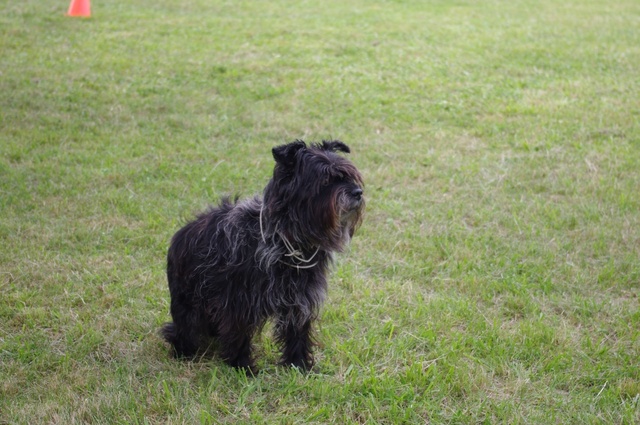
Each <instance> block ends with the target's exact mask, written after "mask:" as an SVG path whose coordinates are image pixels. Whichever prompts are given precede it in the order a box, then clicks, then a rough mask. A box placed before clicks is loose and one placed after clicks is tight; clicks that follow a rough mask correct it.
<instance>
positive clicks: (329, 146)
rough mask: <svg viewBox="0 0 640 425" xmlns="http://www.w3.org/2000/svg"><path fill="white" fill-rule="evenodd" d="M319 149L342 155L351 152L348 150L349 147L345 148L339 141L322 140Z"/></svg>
mask: <svg viewBox="0 0 640 425" xmlns="http://www.w3.org/2000/svg"><path fill="white" fill-rule="evenodd" d="M320 148H321V149H322V150H325V151H331V152H337V151H340V152H344V153H349V152H351V149H349V146H347V145H346V144H344V143H343V142H341V141H340V140H323V141H322V145H320Z"/></svg>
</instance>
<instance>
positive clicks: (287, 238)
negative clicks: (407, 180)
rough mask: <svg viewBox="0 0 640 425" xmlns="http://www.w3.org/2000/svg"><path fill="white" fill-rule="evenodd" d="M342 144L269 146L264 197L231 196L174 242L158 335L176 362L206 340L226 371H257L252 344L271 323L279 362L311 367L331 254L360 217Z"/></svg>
mask: <svg viewBox="0 0 640 425" xmlns="http://www.w3.org/2000/svg"><path fill="white" fill-rule="evenodd" d="M338 151H340V152H345V153H348V152H349V147H348V146H347V145H345V144H344V143H342V142H340V141H323V142H322V143H321V144H312V145H310V146H308V147H307V145H306V144H305V143H304V142H303V141H295V142H293V143H290V144H287V145H282V146H278V147H275V148H273V150H272V152H273V157H274V158H275V161H276V165H275V168H274V171H273V178H272V179H271V180H270V181H269V183H268V184H267V186H266V188H265V189H264V194H263V197H262V198H260V197H258V196H256V197H255V198H253V199H248V200H245V201H240V202H238V201H237V200H236V201H235V202H231V201H230V200H229V199H228V198H225V199H223V200H222V203H221V204H220V205H219V206H218V207H216V208H211V209H210V210H209V211H208V212H205V213H204V214H202V215H200V216H198V217H197V218H196V220H194V221H192V222H191V223H189V224H187V225H186V226H185V227H183V228H182V229H180V230H179V231H178V232H177V233H176V234H175V235H174V237H173V239H172V241H171V246H170V248H169V253H168V264H167V276H168V279H169V290H170V293H171V316H172V317H173V323H167V324H166V325H165V326H164V327H163V329H162V334H163V336H164V338H165V339H166V340H167V341H168V342H169V343H171V344H172V345H173V348H174V351H175V354H176V356H178V357H192V356H194V355H195V354H196V353H197V352H198V351H199V349H201V348H203V347H206V346H207V345H208V341H209V340H210V339H211V338H213V340H214V341H215V342H216V343H217V347H218V349H219V351H220V354H221V356H222V358H223V359H224V360H225V362H226V363H228V364H229V365H231V366H234V367H237V368H243V369H246V370H248V371H250V372H251V373H254V372H255V371H256V369H255V365H254V359H253V356H252V345H251V340H252V337H253V336H254V335H255V334H256V333H258V332H260V330H261V329H262V327H263V325H264V324H265V322H266V321H267V319H269V318H273V319H274V322H275V327H274V330H275V337H276V341H277V342H278V343H279V345H280V346H281V348H282V360H281V363H282V364H287V365H292V366H296V367H298V368H301V369H304V370H308V369H310V368H311V367H312V365H313V354H312V347H313V345H314V341H313V322H314V320H315V319H316V318H317V315H318V309H319V307H320V305H321V303H322V301H323V299H324V297H325V293H326V290H327V281H326V272H327V269H328V266H329V265H330V263H331V260H332V253H333V252H336V251H342V249H343V248H344V247H345V245H346V244H347V243H348V242H349V241H350V239H351V237H352V236H353V233H354V231H355V229H356V228H357V227H358V226H359V224H360V222H361V220H362V213H363V210H364V199H363V198H362V189H363V182H362V177H361V176H360V173H359V172H358V170H357V169H356V167H355V166H354V165H353V164H352V163H351V162H350V161H348V160H347V159H345V158H344V157H342V156H341V155H338V154H337V152H338Z"/></svg>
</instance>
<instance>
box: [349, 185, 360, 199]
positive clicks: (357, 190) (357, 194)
mask: <svg viewBox="0 0 640 425" xmlns="http://www.w3.org/2000/svg"><path fill="white" fill-rule="evenodd" d="M351 196H353V197H354V198H356V199H360V198H362V189H360V188H359V187H358V188H355V189H353V190H352V191H351Z"/></svg>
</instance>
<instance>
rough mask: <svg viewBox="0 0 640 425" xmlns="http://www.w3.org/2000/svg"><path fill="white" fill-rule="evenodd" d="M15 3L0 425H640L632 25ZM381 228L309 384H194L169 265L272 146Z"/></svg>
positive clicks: (529, 8) (337, 298)
mask: <svg viewBox="0 0 640 425" xmlns="http://www.w3.org/2000/svg"><path fill="white" fill-rule="evenodd" d="M67 7H68V2H66V1H56V2H54V1H50V0H38V1H36V0H25V1H15V0H14V1H8V0H0V294H1V295H0V423H3V424H4V423H6V424H14V423H15V424H18V423H24V424H36V423H60V424H79V423H122V424H130V423H140V424H145V423H171V424H182V423H185V424H186V423H189V424H192V423H201V424H217V423H228V424H231V423H247V424H248V423H252V424H254V423H282V424H294V423H298V424H306V423H327V424H334V423H345V424H351V423H353V424H358V423H361V424H364V423H366V424H392V423H393V424H395V423H407V424H414V423H415V424H422V423H430V424H440V423H455V424H480V423H482V424H494V423H504V424H605V423H606V424H634V423H640V299H639V295H640V189H639V188H640V124H639V123H640V100H639V99H640V78H639V75H640V2H638V1H637V0H619V1H615V2H612V1H605V0H567V1H560V0H542V1H535V0H517V1H503V0H486V1H467V0H459V1H450V0H424V1H419V0H406V1H401V0H397V1H392V0H370V1H365V0H353V1H335V0H325V1H322V2H318V1H316V2H309V1H291V0H277V1H276V0H274V1H269V2H266V1H265V2H260V1H242V0H241V1H222V0H209V1H204V0H192V1H189V2H182V1H168V0H155V1H151V0H138V1H127V2H124V1H115V0H104V1H98V0H95V1H94V2H92V12H93V16H92V17H91V18H90V19H78V18H69V17H66V16H64V15H65V12H66V10H67ZM296 138H303V139H305V140H307V141H319V140H321V139H323V138H339V139H341V140H344V141H345V142H346V143H347V144H349V145H350V146H351V148H352V152H353V153H352V155H351V159H352V160H353V162H354V163H356V164H357V165H358V167H359V168H360V170H361V171H362V173H363V175H364V177H365V181H366V192H365V193H366V197H367V213H366V218H365V222H364V225H363V227H362V228H361V230H360V232H359V234H357V235H356V238H355V239H354V240H353V243H352V245H351V248H350V250H349V252H348V253H346V254H345V255H342V256H340V257H339V258H338V261H337V264H336V267H335V270H334V271H333V273H332V275H331V278H330V292H329V298H328V301H327V303H326V305H325V307H324V309H323V313H322V316H321V323H320V329H319V339H320V341H321V342H322V344H321V346H320V347H318V349H317V351H316V359H317V362H318V366H317V370H316V371H315V373H312V374H308V375H304V374H301V373H298V372H297V371H295V370H289V369H283V368H280V367H277V366H275V363H276V361H277V359H278V352H277V348H276V347H275V345H274V343H273V340H272V338H271V336H270V333H269V330H268V329H267V330H266V332H265V333H264V334H263V335H262V337H261V340H260V341H259V344H258V345H259V356H260V360H259V366H260V368H261V369H262V371H263V372H262V373H261V374H260V375H259V376H258V377H256V378H253V379H252V378H247V377H245V376H243V375H242V374H241V373H237V372H235V371H233V370H230V369H229V368H228V367H226V366H225V365H223V364H222V363H221V362H220V361H219V360H218V359H216V358H213V359H207V360H202V361H198V362H193V363H190V362H178V361H175V360H173V359H171V358H170V356H169V350H168V347H167V346H166V345H165V344H164V343H163V342H162V341H161V339H160V338H159V336H158V334H157V330H158V328H159V327H160V326H161V324H162V323H163V322H165V321H167V320H169V313H168V309H169V307H168V302H169V296H168V291H167V289H166V278H165V275H164V266H165V262H164V257H165V253H166V249H167V246H168V241H169V239H170V237H171V236H172V235H173V233H174V232H175V231H176V230H177V229H178V228H179V226H180V225H181V224H183V223H184V222H185V221H186V220H187V219H189V218H191V217H192V215H193V214H194V213H195V212H198V211H200V210H202V209H203V208H205V207H206V206H207V205H208V204H210V203H213V202H216V201H217V199H218V198H219V197H220V196H222V195H224V194H239V195H242V196H250V195H253V194H254V193H257V192H259V191H261V190H262V188H263V187H264V185H265V183H266V182H267V180H268V178H269V176H270V173H271V171H272V168H273V160H272V158H271V154H270V149H271V147H273V146H275V145H277V144H281V143H284V142H287V141H291V140H294V139H296Z"/></svg>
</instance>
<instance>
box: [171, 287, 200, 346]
mask: <svg viewBox="0 0 640 425" xmlns="http://www.w3.org/2000/svg"><path fill="white" fill-rule="evenodd" d="M193 315H194V313H193V311H190V310H189V309H188V308H186V307H185V306H183V305H181V304H180V303H179V302H178V301H177V300H176V299H172V300H171V317H173V323H166V324H165V325H164V326H163V327H162V330H161V333H162V336H163V337H164V339H165V340H167V341H168V342H169V343H170V344H171V345H172V346H173V351H174V354H175V356H176V357H185V358H191V357H193V356H195V355H196V353H197V352H198V346H199V344H198V342H199V339H200V335H199V334H198V332H199V322H200V321H199V319H198V318H196V317H193Z"/></svg>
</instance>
